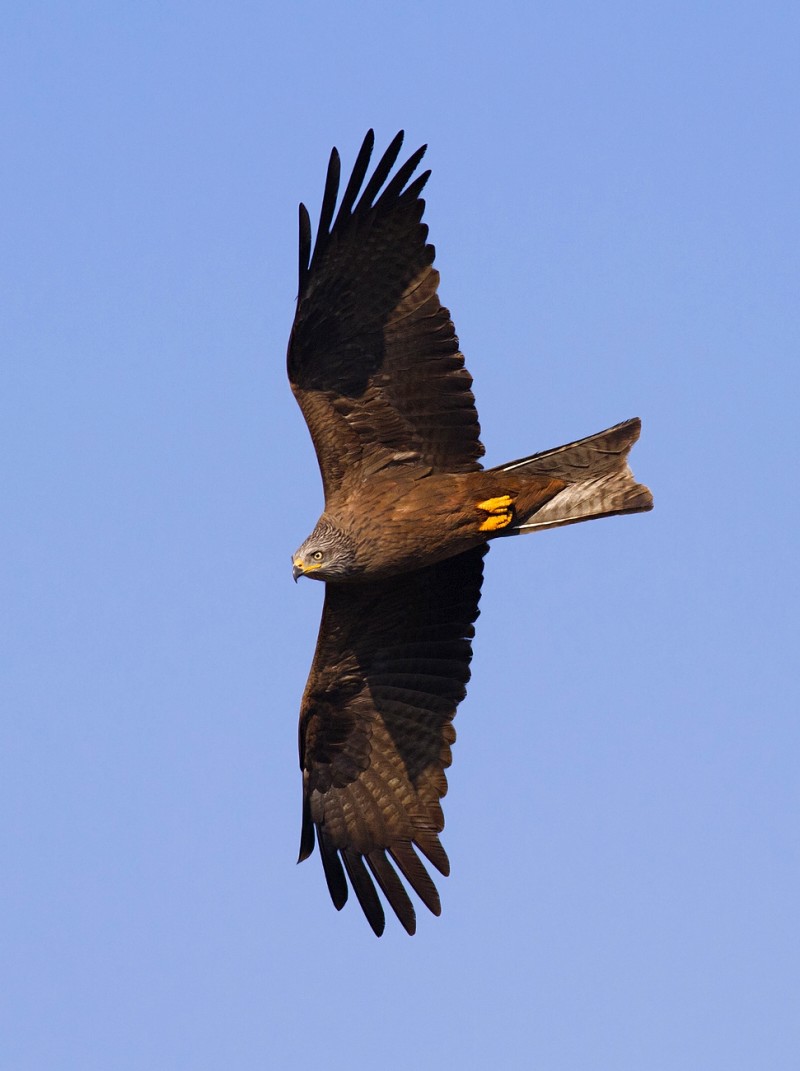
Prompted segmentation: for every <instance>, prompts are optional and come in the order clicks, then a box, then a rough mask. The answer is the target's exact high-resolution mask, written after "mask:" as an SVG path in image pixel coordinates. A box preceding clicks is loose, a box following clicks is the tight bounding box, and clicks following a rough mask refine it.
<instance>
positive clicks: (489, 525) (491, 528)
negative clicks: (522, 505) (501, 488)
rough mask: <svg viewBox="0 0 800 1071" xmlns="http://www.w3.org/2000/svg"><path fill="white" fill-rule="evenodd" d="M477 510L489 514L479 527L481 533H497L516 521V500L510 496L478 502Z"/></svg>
mask: <svg viewBox="0 0 800 1071" xmlns="http://www.w3.org/2000/svg"><path fill="white" fill-rule="evenodd" d="M477 508H478V509H479V510H481V511H482V512H483V513H486V514H488V516H487V517H485V518H484V520H483V521H481V523H480V525H479V526H478V531H479V532H496V531H498V530H499V529H500V528H507V527H508V525H509V524H511V522H512V521H513V520H514V500H513V499H512V498H511V496H510V495H500V496H499V497H498V498H487V499H486V501H485V502H478V503H477Z"/></svg>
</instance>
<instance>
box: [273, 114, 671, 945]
mask: <svg viewBox="0 0 800 1071" xmlns="http://www.w3.org/2000/svg"><path fill="white" fill-rule="evenodd" d="M402 142H403V133H402V131H401V132H400V133H399V134H398V135H397V136H396V137H395V138H394V140H393V141H392V143H391V144H390V145H389V147H388V149H387V150H386V152H385V153H384V154H383V156H382V157H381V159H380V161H379V163H378V164H377V166H376V167H375V168H374V170H373V171H372V173H371V174H370V175H369V177H368V171H369V163H370V158H371V155H372V149H373V144H374V135H373V133H372V131H370V132H369V133H368V134H367V136H366V138H365V139H364V142H363V144H362V146H361V149H360V151H359V153H358V156H357V158H356V162H355V165H354V167H353V172H352V174H351V176H350V178H349V180H348V182H347V186H346V187H345V190H344V194H343V195H342V197H341V200H340V201H339V178H340V160H339V154H338V152H337V151H336V149H334V150H333V151H332V153H331V157H330V162H329V164H328V173H327V179H326V182H325V192H324V195H323V199H322V209H321V213H320V219H319V224H318V226H317V234H316V240H314V241H313V242H312V235H311V223H310V219H309V215H308V211H307V210H306V208H305V206H304V205H302V204H301V205H300V279H299V290H298V298H297V310H296V314H295V318H294V324H293V326H292V331H291V337H290V340H289V349H288V358H287V366H288V373H289V380H290V383H291V387H292V391H293V392H294V395H295V398H296V399H297V401H298V403H299V405H300V408H301V410H302V412H303V415H304V417H305V420H306V422H307V424H308V428H309V431H310V433H311V438H312V440H313V443H314V447H315V450H316V453H317V458H318V461H319V466H320V469H321V472H322V482H323V488H324V494H325V508H324V510H323V513H322V515H321V516H320V518H319V520H318V521H317V524H316V526H315V528H314V530H313V532H312V533H311V535H310V536H309V537H308V538H307V539H306V540H305V542H303V543H302V544H301V546H300V547H299V549H298V550H297V552H296V553H295V554H294V556H293V569H292V572H293V575H294V578H295V580H296V579H297V578H298V577H300V576H308V577H313V578H314V579H317V580H324V581H325V583H326V590H325V604H324V609H323V612H322V622H321V625H320V630H319V637H318V639H317V648H316V653H315V655H314V661H313V664H312V666H311V672H310V675H309V678H308V683H307V685H306V689H305V692H304V694H303V699H302V705H301V711H300V729H299V742H300V767H301V770H302V775H303V818H302V834H301V842H300V860H303V859H306V858H307V857H308V856H309V855H310V854H311V853H312V851H313V849H314V842H315V839H316V841H317V843H318V845H319V850H320V855H321V856H322V865H323V868H324V871H325V878H326V880H327V884H328V889H329V891H330V895H331V898H332V900H333V903H334V904H335V906H336V907H337V908H338V909H340V908H342V907H343V906H344V904H345V901H346V900H347V896H348V879H349V883H350V885H351V886H352V888H353V890H354V892H355V895H356V896H357V898H358V901H359V903H360V904H361V907H362V909H363V911H364V914H365V915H366V917H367V920H368V921H369V924H370V926H371V927H372V929H373V930H374V932H375V933H376V934H377V935H379V936H380V934H381V933H382V932H383V929H384V924H385V920H384V911H383V906H382V903H381V899H380V897H379V895H378V892H377V889H376V884H377V886H378V888H379V889H380V890H381V891H382V893H383V895H384V897H385V899H386V901H387V902H388V903H389V905H390V906H391V908H392V909H393V911H394V912H395V914H396V915H397V917H398V919H399V920H400V922H401V923H402V925H403V927H404V928H405V929H406V930H407V932H408V933H414V931H415V928H416V916H415V911H414V907H413V905H412V902H411V898H410V896H409V894H408V890H407V887H406V885H407V886H409V887H410V888H411V889H413V891H414V892H415V893H416V894H417V896H418V897H419V899H420V900H421V901H422V903H423V904H425V906H426V907H428V908H429V909H430V910H431V911H432V912H433V913H434V914H435V915H438V914H439V913H440V911H441V907H440V902H439V895H438V893H437V890H436V887H435V885H434V883H433V881H432V879H431V877H430V874H429V873H428V870H427V869H426V867H425V865H424V863H423V861H422V858H421V856H422V857H424V858H425V859H426V860H427V861H428V863H430V864H431V865H432V866H433V867H435V868H436V870H438V871H439V872H440V873H441V874H444V875H446V874H447V873H448V872H449V863H448V859H447V855H446V854H445V851H444V848H443V847H442V845H441V843H440V840H439V834H440V833H441V831H442V829H443V828H444V819H443V816H442V808H441V804H440V800H441V798H442V796H444V794H445V792H446V791H447V782H446V779H445V769H446V768H447V767H448V766H449V765H450V759H451V747H452V744H453V741H454V740H455V731H454V728H453V717H454V715H455V712H456V707H457V706H458V704H459V702H460V701H461V700H462V699H463V698H464V695H465V692H466V684H467V681H468V680H469V676H470V671H469V664H470V659H471V657H472V638H473V635H474V628H473V624H474V621H475V619H476V617H477V616H478V600H479V598H480V590H481V580H482V575H483V558H484V555H485V554H486V552H487V549H488V545H489V543H490V542H492V541H494V540H496V539H504V538H506V537H507V536H512V535H518V534H520V533H524V532H534V531H538V530H540V529H545V528H554V527H557V526H559V525H564V524H572V523H574V522H576V521H583V520H588V519H589V518H592V517H607V516H610V515H612V514H618V513H637V512H640V511H643V510H649V509H651V508H652V496H651V494H650V492H649V491H648V489H647V488H646V487H644V486H642V485H641V484H637V483H636V482H635V481H634V478H633V475H632V473H631V471H630V469H629V468H628V464H627V455H628V452H629V450H630V448H631V446H632V445H633V444H634V442H635V441H636V439H637V438H638V436H639V429H640V421H639V420H638V419H635V420H627V421H625V422H624V423H622V424H617V425H616V426H615V427H613V428H609V429H608V430H607V431H601V432H599V433H598V434H597V435H592V436H590V437H589V438H587V439H581V440H580V441H578V442H574V443H569V444H568V445H566V446H560V447H557V448H556V449H553V450H546V451H544V452H542V453H538V454H533V455H532V456H530V457H525V458H521V459H520V460H518V461H511V462H508V463H507V464H505V465H498V466H497V467H496V468H491V469H488V470H487V469H483V467H482V466H481V463H480V457H481V456H482V454H483V452H484V450H483V446H482V444H481V441H480V428H479V425H478V415H477V412H476V410H475V399H474V396H473V394H472V390H471V386H472V378H471V376H470V375H469V373H468V372H467V370H466V368H465V367H464V358H463V356H462V354H461V353H460V352H459V343H458V338H457V337H456V333H455V329H454V327H453V323H452V321H451V319H450V313H449V311H448V310H447V309H446V308H444V307H443V306H442V305H441V304H440V303H439V298H438V296H437V286H438V282H439V274H438V272H437V271H436V270H435V268H434V267H433V260H434V247H433V246H432V245H430V244H429V243H428V241H427V237H428V228H427V226H426V225H425V224H423V223H422V222H421V220H422V214H423V209H424V207H425V203H424V201H423V200H422V198H421V197H420V194H421V192H422V189H423V187H424V185H425V183H426V182H427V180H428V177H429V175H430V172H429V171H426V172H424V173H423V174H421V175H419V176H417V177H416V178H414V177H413V176H414V172H415V171H416V169H417V166H418V164H419V162H420V160H421V159H422V156H423V154H424V152H425V148H426V147H425V146H423V147H422V148H420V149H418V150H417V151H416V152H415V153H413V154H412V155H411V156H410V157H409V159H408V160H406V162H405V163H403V164H402V166H399V167H397V169H396V170H394V167H395V163H396V161H397V158H398V155H399V152H400V148H401V145H402ZM393 170H394V173H393V174H392V172H393ZM337 201H338V210H337ZM403 879H404V880H403ZM404 881H405V884H404Z"/></svg>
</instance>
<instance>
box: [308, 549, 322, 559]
mask: <svg viewBox="0 0 800 1071" xmlns="http://www.w3.org/2000/svg"><path fill="white" fill-rule="evenodd" d="M311 557H312V558H313V559H314V561H315V562H321V561H322V551H321V550H315V551H314V553H313V554H312V555H311Z"/></svg>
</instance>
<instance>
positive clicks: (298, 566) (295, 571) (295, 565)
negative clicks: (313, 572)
mask: <svg viewBox="0 0 800 1071" xmlns="http://www.w3.org/2000/svg"><path fill="white" fill-rule="evenodd" d="M303 572H304V570H303V563H302V562H301V561H300V559H299V558H295V560H294V561H293V562H292V578H293V580H294V582H295V584H296V583H297V581H298V579H299V578H300V577H301V576H302V575H303Z"/></svg>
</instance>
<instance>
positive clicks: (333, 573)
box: [292, 517, 356, 581]
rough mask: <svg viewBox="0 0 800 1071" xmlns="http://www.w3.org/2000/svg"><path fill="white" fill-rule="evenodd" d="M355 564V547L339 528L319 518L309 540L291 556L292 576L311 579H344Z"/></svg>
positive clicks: (350, 572) (350, 574)
mask: <svg viewBox="0 0 800 1071" xmlns="http://www.w3.org/2000/svg"><path fill="white" fill-rule="evenodd" d="M355 566H356V547H355V543H354V542H353V540H352V539H351V538H350V536H349V535H348V534H347V533H346V532H343V531H342V529H341V528H337V527H336V525H334V524H331V522H330V521H329V520H328V519H327V518H325V517H320V519H319V520H318V521H317V524H316V527H315V528H314V531H313V532H312V533H311V535H310V536H309V537H308V539H306V540H305V542H304V543H301V544H300V546H299V547H298V548H297V550H296V551H295V552H294V554H293V555H292V576H293V577H294V579H295V581H296V580H297V579H298V578H299V577H301V576H310V577H312V578H313V579H314V580H347V579H349V578H350V577H351V576H352V574H353V572H354V570H355Z"/></svg>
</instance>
